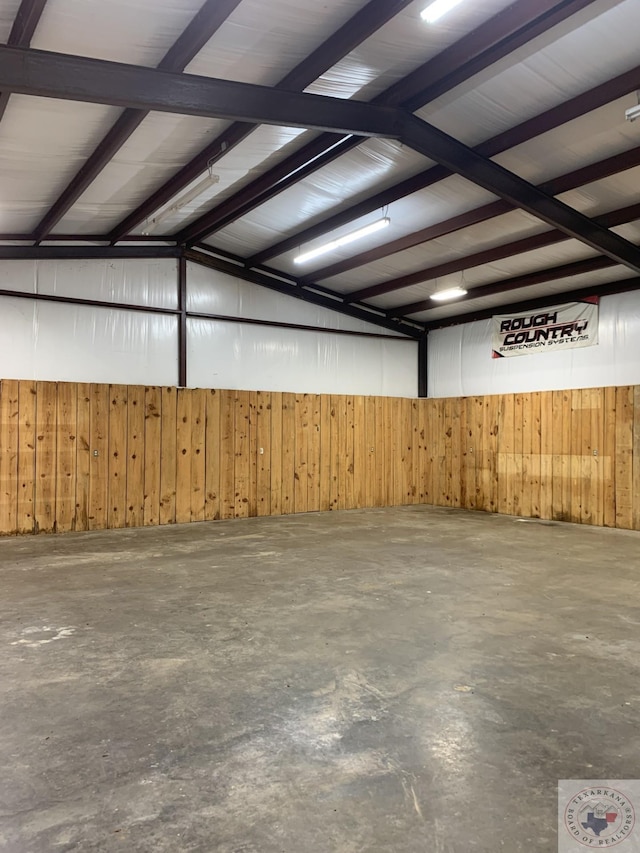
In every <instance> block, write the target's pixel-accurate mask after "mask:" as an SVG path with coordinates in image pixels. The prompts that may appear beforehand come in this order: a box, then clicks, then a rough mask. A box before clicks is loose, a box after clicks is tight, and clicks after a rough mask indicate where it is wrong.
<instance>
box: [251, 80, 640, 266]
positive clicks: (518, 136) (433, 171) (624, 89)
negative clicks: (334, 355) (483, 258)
mask: <svg viewBox="0 0 640 853" xmlns="http://www.w3.org/2000/svg"><path fill="white" fill-rule="evenodd" d="M638 88H640V66H637V67H636V68H633V69H631V70H630V71H627V72H625V73H624V74H620V75H619V76H618V77H614V78H613V79H612V80H609V81H607V82H606V83H603V84H601V85H600V86H596V87H595V88H593V89H590V90H589V91H588V92H584V93H583V94H582V95H578V96H577V97H575V98H571V100H569V101H566V102H565V103H563V104H559V105H558V106H557V107H553V108H552V109H550V110H547V111H546V112H544V113H540V115H537V116H535V117H534V118H531V119H528V120H527V121H525V122H522V123H521V124H519V125H517V126H516V127H513V128H511V129H509V130H507V131H504V133H500V134H498V135H497V136H494V137H492V138H491V139H488V140H487V141H486V142H483V143H482V144H481V145H478V146H477V147H476V149H475V150H476V151H477V152H478V153H479V154H483V155H484V156H485V157H495V156H496V155H497V154H500V153H502V152H503V151H507V150H508V149H509V148H514V147H515V146H516V145H521V144H522V143H523V142H527V141H528V140H529V139H533V138H534V137H536V136H540V135H541V134H543V133H547V132H548V131H550V130H553V129H554V128H556V127H560V126H561V125H563V124H565V123H566V122H569V121H572V120H574V119H576V118H579V117H580V116H582V115H585V114H586V113H589V112H592V111H593V110H596V109H598V108H599V107H602V106H604V105H605V104H608V103H610V102H611V101H614V100H616V99H617V98H622V97H624V95H627V94H629V92H633V91H634V90H635V89H638ZM451 174H452V172H450V171H449V170H448V169H445V168H444V167H443V166H432V167H431V168H430V169H426V170H425V171H423V172H420V173H419V174H418V175H414V176H413V177H411V178H407V179H406V180H404V181H401V182H400V183H398V184H395V185H394V186H393V187H389V188H388V189H386V190H383V191H382V192H380V193H376V194H375V195H373V196H371V197H370V198H368V199H364V200H363V201H361V202H358V203H357V204H354V205H351V207H349V208H347V209H346V210H343V211H341V212H340V213H337V214H334V215H333V216H330V217H328V218H327V219H324V220H323V221H321V222H318V223H315V224H314V225H311V226H309V227H307V228H304V229H302V230H301V231H298V232H297V233H296V234H293V235H292V236H290V237H287V238H285V239H284V240H280V241H279V242H278V243H275V244H274V245H273V246H270V247H269V248H268V249H264V250H263V251H261V252H258V253H256V254H255V255H253V256H252V257H251V258H250V259H249V261H248V262H249V263H251V264H261V263H265V262H266V261H268V260H271V259H272V258H275V257H277V256H278V255H283V254H284V253H285V252H290V251H292V250H293V249H296V248H297V247H298V246H301V245H304V244H306V243H310V242H311V241H313V240H316V239H317V238H318V237H322V236H323V235H324V234H327V233H328V232H330V231H335V230H336V229H337V228H341V227H342V226H344V225H348V224H349V223H350V222H354V221H356V220H357V219H360V218H361V217H362V216H366V215H367V214H369V213H372V212H373V211H374V210H380V209H382V208H383V207H386V206H387V205H388V204H392V203H393V202H394V201H398V199H400V198H404V197H405V196H408V195H411V194H412V193H415V192H419V191H420V190H423V189H426V188H427V187H430V186H432V185H433V184H436V183H438V181H441V180H443V179H444V178H448V177H450V176H451ZM499 204H502V202H499ZM496 215H497V214H496ZM470 224H472V223H470Z"/></svg>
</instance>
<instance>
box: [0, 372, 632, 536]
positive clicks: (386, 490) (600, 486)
mask: <svg viewBox="0 0 640 853" xmlns="http://www.w3.org/2000/svg"><path fill="white" fill-rule="evenodd" d="M412 503H428V504H436V505H441V506H452V507H466V508H468V509H477V510H484V511H488V512H501V513H506V514H509V515H522V516H530V517H541V518H549V519H557V520H566V521H576V522H581V523H584V524H597V525H607V526H611V527H622V528H635V529H640V386H639V387H635V388H633V387H621V388H595V389H589V390H577V391H566V392H562V391H558V392H556V391H554V392H545V393H533V394H515V395H502V396H493V397H469V398H463V399H446V400H409V399H395V398H382V397H356V396H354V397H344V396H325V395H323V396H320V395H314V394H286V393H280V392H273V393H270V392H260V391H251V392H249V391H216V390H200V389H196V390H186V389H178V390H177V389H175V388H164V387H163V388H159V387H146V388H145V387H140V386H125V385H111V386H109V385H92V384H71V383H62V382H59V383H50V382H30V381H15V380H4V381H2V383H1V385H0V533H4V534H11V533H31V532H54V531H69V530H100V529H104V528H117V527H137V526H142V525H157V524H173V523H176V522H178V523H179V522H189V521H203V520H212V519H218V518H241V517H248V516H267V515H283V514H287V513H293V512H313V511H318V510H330V509H351V508H359V507H375V506H394V505H400V504H412Z"/></svg>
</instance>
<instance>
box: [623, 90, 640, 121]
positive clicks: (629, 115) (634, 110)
mask: <svg viewBox="0 0 640 853" xmlns="http://www.w3.org/2000/svg"><path fill="white" fill-rule="evenodd" d="M637 95H638V103H637V104H636V106H635V107H629V109H628V110H627V111H626V112H625V114H624V117H625V118H626V120H627V121H635V120H636V119H638V118H640V92H638V93H637Z"/></svg>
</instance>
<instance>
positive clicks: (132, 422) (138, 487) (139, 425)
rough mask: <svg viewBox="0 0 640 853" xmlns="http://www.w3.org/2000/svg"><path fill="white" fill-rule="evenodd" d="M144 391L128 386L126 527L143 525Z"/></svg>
mask: <svg viewBox="0 0 640 853" xmlns="http://www.w3.org/2000/svg"><path fill="white" fill-rule="evenodd" d="M144 403H145V390H144V387H143V386H141V385H130V386H129V389H128V402H127V522H126V523H127V527H142V525H143V524H144V458H145V456H144V426H145V424H144Z"/></svg>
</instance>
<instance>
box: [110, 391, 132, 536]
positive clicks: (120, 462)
mask: <svg viewBox="0 0 640 853" xmlns="http://www.w3.org/2000/svg"><path fill="white" fill-rule="evenodd" d="M127 401H128V388H127V386H126V385H111V386H110V387H109V475H108V483H109V512H108V525H109V528H110V529H114V528H119V527H124V526H125V524H126V520H127V435H128V432H127Z"/></svg>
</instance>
